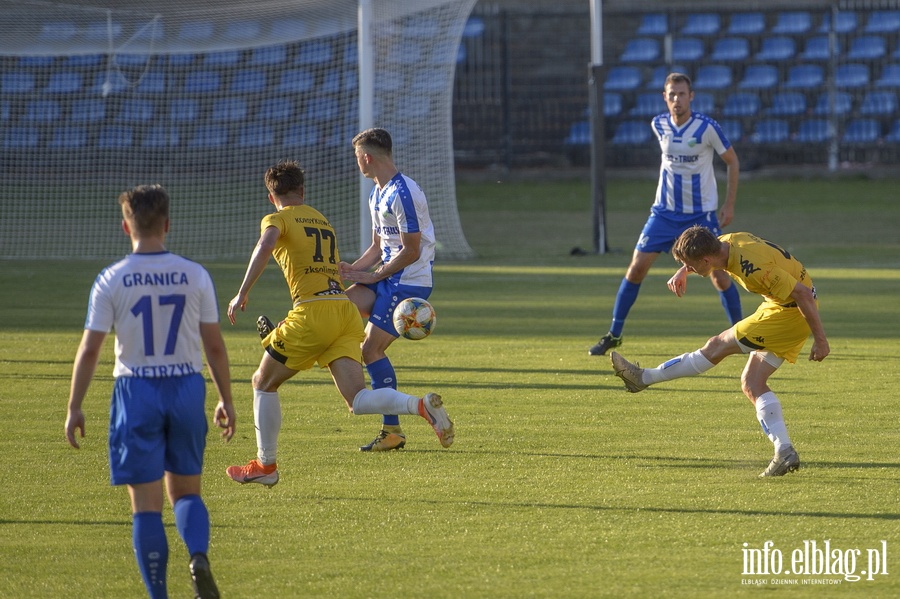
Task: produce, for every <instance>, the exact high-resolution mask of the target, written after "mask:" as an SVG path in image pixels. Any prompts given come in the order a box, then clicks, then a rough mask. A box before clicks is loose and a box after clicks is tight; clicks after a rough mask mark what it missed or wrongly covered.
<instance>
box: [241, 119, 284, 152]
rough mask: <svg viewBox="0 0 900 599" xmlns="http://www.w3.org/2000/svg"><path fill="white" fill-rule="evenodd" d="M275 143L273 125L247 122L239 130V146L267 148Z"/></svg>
mask: <svg viewBox="0 0 900 599" xmlns="http://www.w3.org/2000/svg"><path fill="white" fill-rule="evenodd" d="M274 143H275V134H274V132H273V131H272V127H270V126H268V125H264V124H262V123H247V124H245V125H242V126H241V128H240V130H239V131H238V137H237V146H238V147H239V148H265V147H269V146H272V145H273V144H274Z"/></svg>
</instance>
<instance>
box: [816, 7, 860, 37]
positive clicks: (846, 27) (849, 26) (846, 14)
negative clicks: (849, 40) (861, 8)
mask: <svg viewBox="0 0 900 599" xmlns="http://www.w3.org/2000/svg"><path fill="white" fill-rule="evenodd" d="M858 25H859V20H858V19H857V17H856V13H855V12H853V11H852V10H842V11H840V12H838V14H837V19H836V20H835V21H834V32H835V33H838V34H841V35H846V34H848V33H853V32H854V31H856V27H857V26H858ZM818 31H819V33H829V32H830V31H831V13H830V12H826V13H825V17H824V18H823V19H822V24H821V25H820V26H819V29H818Z"/></svg>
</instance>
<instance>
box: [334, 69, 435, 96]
mask: <svg viewBox="0 0 900 599" xmlns="http://www.w3.org/2000/svg"><path fill="white" fill-rule="evenodd" d="M417 75H431V73H427V72H426V73H417ZM431 79H432V80H434V79H435V78H434V76H431ZM358 84H359V73H357V71H356V70H355V69H350V70H346V69H328V70H327V71H325V76H324V77H323V79H322V84H321V85H320V86H319V87H317V88H316V91H319V92H325V93H339V92H343V91H355V90H356V89H358V87H359V86H358ZM417 84H418V85H421V84H422V83H421V80H417V79H415V78H414V79H413V89H418V90H419V91H423V88H422V87H416V85H417ZM438 84H440V85H441V91H442V90H443V89H444V88H443V85H444V84H443V82H441V81H434V82H433V85H438ZM428 91H438V90H435V89H431V90H428Z"/></svg>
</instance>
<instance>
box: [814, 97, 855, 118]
mask: <svg viewBox="0 0 900 599" xmlns="http://www.w3.org/2000/svg"><path fill="white" fill-rule="evenodd" d="M833 103H834V114H836V115H838V116H842V115H845V114H848V113H849V112H850V111H851V110H852V109H853V98H852V97H851V96H850V94H848V93H847V92H837V93H836V94H835V95H834V100H833ZM831 104H832V98H831V96H829V94H828V92H822V93H821V94H819V96H818V98H817V99H816V106H815V108H813V114H816V115H827V114H830V113H831V109H832V106H831Z"/></svg>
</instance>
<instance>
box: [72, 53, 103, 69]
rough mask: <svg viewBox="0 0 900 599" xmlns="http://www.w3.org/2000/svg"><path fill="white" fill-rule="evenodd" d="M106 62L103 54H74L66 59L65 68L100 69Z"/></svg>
mask: <svg viewBox="0 0 900 599" xmlns="http://www.w3.org/2000/svg"><path fill="white" fill-rule="evenodd" d="M105 61H106V57H105V56H104V55H103V54H72V55H70V56H67V57H66V59H65V66H66V67H70V68H75V69H82V68H90V67H99V66H100V65H101V64H103V63H104V62H105Z"/></svg>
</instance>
